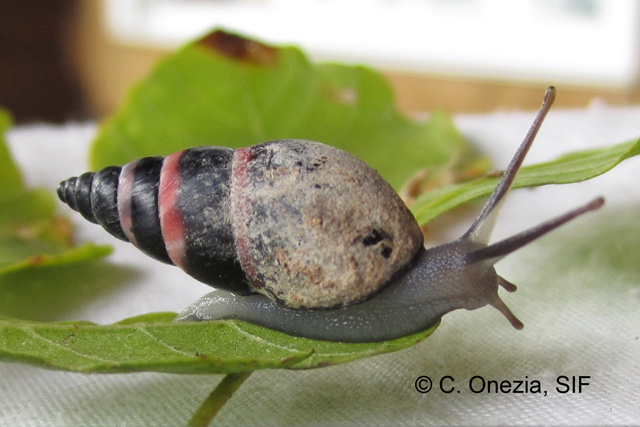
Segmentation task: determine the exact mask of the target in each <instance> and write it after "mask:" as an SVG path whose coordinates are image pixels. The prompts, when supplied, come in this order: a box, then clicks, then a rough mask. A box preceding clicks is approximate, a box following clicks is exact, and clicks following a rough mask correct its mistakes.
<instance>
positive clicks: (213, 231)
mask: <svg viewBox="0 0 640 427" xmlns="http://www.w3.org/2000/svg"><path fill="white" fill-rule="evenodd" d="M554 98H555V89H554V88H553V87H549V88H548V90H547V92H546V95H545V98H544V101H543V104H542V107H541V108H540V110H539V112H538V114H537V116H536V118H535V120H534V122H533V124H532V126H531V128H530V130H529V132H528V133H527V135H526V137H525V139H524V141H523V142H522V144H521V146H520V147H519V148H518V150H517V152H516V153H515V155H514V157H513V159H512V160H511V162H510V164H509V166H508V167H507V169H506V170H505V172H504V174H503V176H502V178H501V180H500V181H499V183H498V185H497V186H496V188H495V190H494V192H493V194H492V195H491V196H490V198H489V200H488V201H487V202H486V204H485V206H484V208H483V209H482V211H481V212H480V214H479V216H478V217H477V219H476V220H475V221H474V222H473V224H472V225H471V227H470V228H469V229H468V231H467V232H466V233H464V234H463V235H462V236H461V237H460V238H459V239H457V240H455V241H453V242H450V243H447V244H443V245H440V246H435V247H432V248H428V249H427V248H425V246H424V242H423V235H422V233H421V230H420V227H419V226H418V224H417V222H416V220H415V219H414V217H413V215H412V214H411V212H410V211H409V210H408V208H407V207H406V206H405V204H404V203H403V202H402V200H401V199H400V198H399V196H398V195H397V194H396V193H395V191H394V190H393V189H392V187H391V186H390V185H389V184H388V183H387V182H386V181H385V180H384V179H383V178H382V177H381V176H380V175H378V173H377V172H376V171H374V170H373V169H372V168H371V167H369V166H368V165H367V164H366V163H364V162H363V161H361V160H359V159H358V158H356V157H355V156H352V155H350V154H348V153H346V152H344V151H341V150H339V149H337V148H334V147H330V146H328V145H324V144H321V143H318V142H312V141H305V140H286V139H285V140H276V141H270V142H265V143H262V144H258V145H254V146H251V147H247V148H240V149H236V150H232V149H230V148H224V147H213V146H211V147H197V148H190V149H186V150H183V151H180V152H178V153H175V154H171V155H169V156H167V157H145V158H142V159H140V160H137V161H133V162H131V163H128V164H126V165H124V166H123V167H108V168H105V169H103V170H101V171H98V172H95V173H93V172H87V173H85V174H82V175H80V176H79V177H73V178H69V179H67V180H65V181H62V182H61V183H60V185H59V187H58V195H59V197H60V199H61V200H62V201H63V202H65V203H67V204H68V205H69V206H70V207H71V208H73V209H74V210H77V211H79V212H80V213H81V214H82V215H83V216H84V217H85V218H86V219H88V220H89V221H92V222H94V223H97V224H100V225H101V226H102V227H103V228H104V229H105V230H106V231H108V232H109V233H111V234H112V235H113V236H115V237H117V238H119V239H122V240H125V241H129V242H131V243H133V244H134V245H135V246H137V247H138V248H139V249H141V250H142V251H143V252H145V253H147V254H148V255H150V256H152V257H154V258H156V259H158V260H160V261H163V262H165V263H169V264H174V265H176V266H178V267H180V268H181V269H182V270H184V271H185V272H186V273H187V274H189V275H191V276H192V277H194V278H196V279H197V280H199V281H201V282H204V283H206V284H208V285H211V286H213V287H215V288H216V290H215V291H213V292H211V293H209V294H207V295H205V296H204V297H202V298H201V299H199V300H198V301H196V302H195V303H194V304H192V305H191V306H189V307H188V308H187V309H185V310H184V311H183V312H182V313H181V314H180V315H179V316H178V318H177V320H178V321H206V320H217V319H241V320H245V321H248V322H251V323H255V324H258V325H262V326H266V327H269V328H272V329H276V330H280V331H283V332H285V333H288V334H290V335H295V336H302V337H308V338H314V339H320V340H328V341H344V342H374V341H384V340H390V339H394V338H398V337H402V336H406V335H409V334H412V333H417V332H420V331H422V330H426V329H427V328H429V327H431V326H434V325H435V324H437V323H438V322H439V321H440V319H441V317H442V316H443V315H444V314H446V313H448V312H450V311H453V310H456V309H461V308H464V309H467V310H474V309H477V308H480V307H483V306H485V305H491V306H493V307H495V308H496V309H498V310H499V311H500V312H501V313H502V314H503V315H504V316H505V317H506V318H507V319H508V320H509V322H510V323H511V324H512V325H513V326H514V327H515V328H516V329H521V328H522V327H523V324H522V323H521V322H520V320H518V319H517V318H516V317H515V316H514V314H513V313H512V312H511V311H510V310H509V308H508V307H507V306H506V305H505V304H504V302H503V301H502V300H501V299H500V297H499V295H498V289H499V287H503V288H504V289H505V290H507V291H509V292H513V291H515V290H516V286H515V285H513V284H512V283H510V282H508V281H507V280H505V279H504V278H502V277H500V276H499V275H498V274H497V273H496V270H495V268H494V264H495V263H496V262H497V261H499V260H500V259H502V258H503V257H504V256H506V255H507V254H509V253H511V252H513V251H515V250H517V249H519V248H521V247H522V246H524V245H526V244H528V243H529V242H531V241H533V240H535V239H537V238H538V237H540V236H542V235H544V234H546V233H548V232H549V231H551V230H553V229H555V228H556V227H558V226H560V225H562V224H564V223H566V222H568V221H570V220H572V219H574V218H576V217H578V216H580V215H582V214H583V213H586V212H588V211H592V210H595V209H598V208H600V207H601V206H602V205H603V203H604V200H603V199H602V198H596V199H594V200H592V201H591V202H589V203H587V204H585V205H583V206H580V207H578V208H575V209H573V210H571V211H569V212H567V213H565V214H563V215H560V216H558V217H556V218H554V219H551V220H549V221H547V222H544V223H542V224H540V225H538V226H535V227H533V228H530V229H528V230H526V231H523V232H521V233H519V234H516V235H514V236H512V237H509V238H506V239H504V240H502V241H499V242H497V243H493V244H491V245H489V244H488V240H489V237H490V234H491V232H492V229H493V227H494V224H495V220H496V215H497V213H498V210H499V207H500V206H501V204H502V201H503V200H504V196H505V195H506V193H507V192H508V190H509V189H510V187H511V186H512V184H513V181H514V178H515V176H516V173H517V172H518V169H519V168H520V166H521V164H522V162H523V160H524V158H525V156H526V154H527V151H528V150H529V148H530V146H531V145H532V143H533V140H534V138H535V136H536V134H537V132H538V129H539V128H540V126H541V124H542V121H543V120H544V118H545V116H546V114H547V113H548V111H549V109H550V107H551V105H552V103H553V100H554Z"/></svg>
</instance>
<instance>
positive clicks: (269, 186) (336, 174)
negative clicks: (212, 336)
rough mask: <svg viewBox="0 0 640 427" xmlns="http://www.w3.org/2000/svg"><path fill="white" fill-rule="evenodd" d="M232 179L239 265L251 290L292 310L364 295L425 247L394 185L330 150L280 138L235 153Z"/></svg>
mask: <svg viewBox="0 0 640 427" xmlns="http://www.w3.org/2000/svg"><path fill="white" fill-rule="evenodd" d="M232 175H233V181H234V182H233V184H232V186H231V188H232V190H231V191H232V197H231V201H232V202H231V203H232V211H233V212H234V220H233V221H234V229H235V235H236V247H237V249H238V255H239V258H240V261H241V264H242V266H243V269H244V271H245V273H246V274H247V277H248V279H249V281H250V282H251V285H252V289H253V290H255V291H257V292H260V293H263V294H265V295H267V296H270V297H271V298H275V299H276V300H279V301H281V302H282V303H284V304H285V305H287V306H289V307H294V308H297V307H306V308H329V307H339V306H345V305H349V304H353V303H356V302H359V301H362V300H365V299H367V298H369V297H371V296H373V295H375V294H376V293H377V292H378V291H379V290H381V289H382V288H383V287H384V285H386V284H387V283H388V282H389V281H390V280H391V278H392V277H393V276H394V275H395V274H396V273H398V272H399V271H400V270H402V269H404V268H405V267H407V266H408V265H409V263H410V262H411V260H412V259H413V258H414V256H415V255H416V254H417V253H418V252H419V250H420V248H421V247H422V245H423V236H422V232H421V230H420V228H419V226H418V224H417V222H416V221H415V219H414V217H413V215H412V214H411V212H410V211H409V210H408V209H407V207H406V206H405V204H404V203H403V202H402V200H401V199H400V198H399V197H398V195H397V194H396V192H395V191H394V190H393V188H392V187H391V186H390V185H389V184H388V183H387V182H386V181H385V180H384V179H383V178H382V177H381V176H380V175H379V174H378V173H377V172H376V171H375V170H373V169H372V168H371V167H370V166H368V165H367V164H366V163H364V162H363V161H361V160H360V159H358V158H356V157H354V156H352V155H350V154H348V153H346V152H344V151H342V150H338V149H336V148H334V147H330V146H327V145H324V144H321V143H316V142H310V141H301V140H279V141H272V142H267V143H264V144H259V145H255V146H252V147H248V148H244V149H240V150H236V155H235V157H234V162H233V174H232Z"/></svg>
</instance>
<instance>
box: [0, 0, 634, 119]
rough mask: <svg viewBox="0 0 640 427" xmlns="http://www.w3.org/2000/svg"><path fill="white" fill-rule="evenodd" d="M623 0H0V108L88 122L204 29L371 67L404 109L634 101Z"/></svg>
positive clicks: (628, 11)
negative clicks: (551, 99) (544, 98)
mask: <svg viewBox="0 0 640 427" xmlns="http://www.w3.org/2000/svg"><path fill="white" fill-rule="evenodd" d="M639 10H640V2H636V1H635V0H609V1H606V0H516V1H502V0H84V1H83V0H21V1H15V0H0V107H4V108H7V109H9V110H11V111H12V112H13V114H14V116H15V117H16V119H17V120H18V122H20V123H25V122H33V121H47V122H64V121H69V120H87V119H100V118H103V117H105V116H106V115H109V114H111V113H112V112H113V111H114V110H115V109H116V108H117V107H118V106H119V105H120V103H121V102H122V100H123V97H124V95H125V94H126V92H127V90H128V89H129V88H130V86H131V85H132V84H134V83H135V82H136V81H138V80H139V79H141V78H142V77H143V76H144V75H145V74H146V73H148V71H149V70H150V68H151V67H152V66H153V64H154V63H155V62H156V61H157V60H158V59H159V58H161V57H162V56H163V55H166V54H167V53H168V52H171V51H172V50H174V49H175V48H176V47H177V46H179V45H180V44H182V43H184V42H186V41H188V40H190V39H193V38H195V37H197V36H199V35H201V34H203V33H204V32H206V31H208V30H209V29H211V28H213V27H224V28H226V29H228V30H232V31H238V32H241V33H244V34H246V35H250V36H255V37H259V38H261V39H263V40H264V41H266V42H271V43H287V44H297V45H299V46H301V47H302V48H303V49H305V50H306V51H307V53H308V54H309V55H310V56H311V57H312V58H313V59H314V60H319V61H332V60H338V61H344V62H350V63H366V64H370V65H373V66H375V67H377V68H378V69H380V70H382V71H383V72H384V73H385V74H386V75H387V76H388V78H389V80H390V82H391V84H392V85H393V87H394V89H395V92H396V95H397V100H398V104H399V106H400V109H401V110H403V111H404V112H407V113H415V112H422V111H430V110H432V109H433V108H444V109H445V110H447V111H449V112H452V113H478V112H487V111H492V110H495V109H496V108H525V109H534V108H537V107H538V106H539V103H540V97H541V94H542V93H543V90H544V88H545V87H546V86H548V85H549V84H555V85H557V86H559V87H561V90H562V92H561V94H562V96H561V97H560V98H559V99H558V105H559V106H560V107H584V106H586V105H588V104H589V103H590V102H591V101H592V100H593V99H594V98H599V99H602V100H604V101H605V102H608V103H611V104H619V105H624V104H633V103H636V104H637V103H640V90H639V85H638V77H639V76H640V71H639V65H640V55H639V46H640V43H639V41H640V40H639V35H638V24H639V23H640V12H639Z"/></svg>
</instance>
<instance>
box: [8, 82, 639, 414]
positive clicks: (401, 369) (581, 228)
mask: <svg viewBox="0 0 640 427" xmlns="http://www.w3.org/2000/svg"><path fill="white" fill-rule="evenodd" d="M559 96H561V92H560V95H559ZM533 116H534V113H533V112H519V111H498V112H495V113H493V114H486V115H465V116H457V117H456V122H457V124H458V126H459V127H460V129H461V130H462V132H463V133H464V134H465V135H466V136H468V137H469V138H471V140H473V141H474V142H475V143H476V144H478V146H479V147H481V149H483V150H485V152H486V153H487V154H488V155H490V156H492V158H494V159H495V166H496V168H502V167H504V166H505V165H506V164H507V162H508V160H509V158H510V157H511V156H512V154H513V153H514V151H515V149H516V147H517V145H518V144H519V143H520V141H521V140H522V138H523V136H524V134H525V133H526V131H527V129H528V127H529V125H530V123H531V121H532V120H533ZM94 133H95V126H94V125H87V124H68V125H65V126H62V127H54V126H48V125H32V126H25V127H18V128H16V129H14V130H12V131H10V133H9V141H10V146H11V149H12V151H13V153H14V157H15V159H16V160H17V161H18V163H19V164H20V166H21V167H22V168H23V171H24V175H25V177H26V180H27V181H28V183H29V184H30V185H34V186H44V187H47V188H50V189H51V190H52V191H53V190H54V189H55V187H56V186H57V183H58V182H59V181H60V180H62V179H66V178H68V177H69V176H75V175H77V174H80V173H82V172H84V171H86V170H87V169H88V165H87V160H86V159H87V153H88V146H89V142H90V140H91V138H92V136H93V135H94ZM639 136H640V107H633V108H620V107H611V106H607V105H604V104H601V103H598V102H594V103H593V104H592V105H591V106H590V107H589V108H586V109H580V110H552V112H551V113H550V115H549V117H548V118H547V119H546V122H545V124H544V125H543V128H542V130H541V131H540V134H539V136H538V139H537V141H536V143H535V144H534V146H533V148H532V150H531V152H530V154H529V156H528V158H527V160H526V163H527V164H530V163H534V162H539V161H544V160H550V159H553V158H555V157H556V156H557V155H560V154H562V153H566V152H569V151H572V150H576V149H585V148H590V147H599V146H603V145H611V144H615V143H619V142H624V141H628V140H631V139H633V138H636V137H639ZM639 183H640V158H634V159H631V160H627V161H626V162H624V163H623V164H621V165H620V166H618V167H617V168H616V169H614V170H613V171H610V172H609V173H607V174H606V175H604V176H602V177H599V178H596V179H594V180H591V181H588V182H585V183H580V184H572V185H566V186H547V187H542V188H538V189H534V190H517V191H514V192H513V194H511V195H510V197H509V198H508V200H507V203H506V204H505V207H504V209H503V211H502V213H501V215H500V218H499V219H498V225H497V227H496V231H495V234H494V238H493V240H496V239H499V238H501V237H505V236H507V235H510V234H513V233H515V232H517V231H520V230H522V229H524V228H527V227H529V226H532V225H534V224H537V223H539V222H541V221H543V220H545V219H548V218H550V217H552V216H554V215H556V214H558V213H560V212H563V211H565V210H567V209H569V208H571V207H574V206H576V205H578V204H581V203H583V202H585V201H587V200H590V199H591V198H593V197H594V196H596V195H604V196H605V197H606V199H607V203H606V205H605V207H604V208H602V209H601V210H600V211H598V212H595V213H591V214H589V215H587V216H585V217H583V218H581V219H579V220H577V221H575V222H574V223H571V224H569V225H567V226H564V227H563V228H561V229H560V230H558V231H556V232H554V233H553V234H551V235H549V236H547V237H544V238H543V239H541V240H539V241H537V242H535V243H534V244H531V245H530V246H527V247H526V248H523V249H521V250H519V251H518V252H516V253H515V254H513V255H511V256H509V257H507V258H506V259H505V260H503V261H501V262H500V263H499V264H498V266H497V270H498V272H499V274H501V275H502V276H504V277H505V278H507V279H508V280H510V281H512V282H513V283H516V284H517V285H519V290H518V292H516V293H515V294H507V295H505V294H504V293H502V295H503V298H504V300H505V301H506V303H507V304H508V305H509V306H510V308H511V309H512V310H513V311H514V313H515V314H516V315H517V316H518V317H519V318H520V319H521V320H522V321H523V322H524V323H525V328H524V330H522V331H516V330H514V329H512V328H511V326H510V325H509V324H508V322H507V321H506V320H505V319H504V318H503V317H502V315H500V314H499V313H498V312H497V311H496V310H494V309H492V308H483V309H480V310H476V311H472V312H468V311H457V312H454V313H450V314H448V315H447V316H445V317H444V318H443V322H442V324H441V326H440V327H439V328H438V329H437V330H436V332H435V333H434V334H433V335H432V336H431V337H429V338H428V339H426V340H425V341H424V342H422V343H420V344H418V345H416V346H414V347H412V348H410V349H407V350H404V351H400V352H397V353H393V354H387V355H382V356H377V357H372V358H368V359H364V360H359V361H356V362H353V363H348V364H344V365H339V366H333V367H328V368H323V369H315V370H310V371H286V370H271V371H269V370H265V371H259V372H255V373H254V374H253V375H252V376H251V377H250V378H249V380H248V381H247V382H246V383H245V384H244V385H243V386H242V387H241V389H240V390H239V391H238V392H237V393H236V395H234V397H233V398H232V399H231V400H230V401H229V402H228V403H227V405H226V406H225V407H224V408H223V410H222V411H221V413H220V414H219V416H218V418H217V419H216V422H215V425H298V426H301V425H345V424H351V425H443V424H453V425H463V424H467V425H468V424H472V425H497V424H565V425H567V424H569V425H580V424H581V425H585V424H589V425H593V424H627V425H629V424H640V363H639V362H640V310H639V303H640V191H639V188H640V187H639V186H640V184H639ZM60 211H61V212H63V213H64V214H65V215H67V216H68V217H70V218H72V219H73V221H74V223H75V224H76V225H77V239H78V241H81V242H84V241H94V242H100V243H109V244H112V245H113V246H114V247H115V253H114V254H113V255H111V256H110V257H109V258H108V260H107V261H105V265H106V267H105V268H103V269H101V270H99V271H97V272H96V274H95V275H89V277H87V281H88V282H91V281H93V282H96V283H101V282H102V281H104V282H105V283H107V284H108V283H109V282H111V281H112V280H111V277H118V278H119V279H118V280H120V278H124V280H123V281H122V282H123V283H124V284H119V285H114V286H113V287H109V286H108V285H105V284H99V285H97V286H98V287H97V288H96V289H97V290H98V291H95V294H92V292H94V291H92V289H93V288H91V286H88V287H87V289H86V290H85V291H84V292H85V294H86V295H85V298H84V301H83V304H81V305H78V306H72V307H65V308H64V309H60V308H55V305H56V303H57V302H56V301H51V305H52V310H53V309H55V311H56V313H58V314H57V315H56V319H57V320H68V319H86V320H91V321H95V322H98V323H110V322H114V321H117V320H120V319H122V318H125V317H128V316H133V315H137V314H142V313H146V312H151V311H164V310H171V311H180V310H182V309H183V308H184V307H185V306H187V305H188V304H190V303H191V302H193V301H194V300H196V299H197V298H198V297H200V296H201V295H203V294H204V293H206V292H208V291H209V288H208V287H206V286H205V285H202V284H199V283H197V282H195V281H194V280H192V279H190V278H189V277H188V276H186V275H184V274H183V273H181V272H180V271H179V270H178V269H177V268H175V267H171V266H165V265H162V264H160V263H158V262H155V261H153V260H151V259H149V258H147V257H146V256H145V255H143V254H141V253H139V252H138V251H137V250H136V249H134V248H133V247H132V246H131V245H129V244H125V243H122V242H119V241H116V240H115V239H113V238H111V237H110V236H109V235H108V234H107V233H106V232H104V231H103V230H102V229H101V228H100V227H98V226H96V225H93V224H90V223H88V222H86V221H84V220H83V219H82V218H81V217H80V215H79V214H75V213H72V212H71V211H70V210H69V209H68V208H66V207H64V206H62V205H61V206H60ZM449 220H451V218H449ZM455 220H456V221H458V222H457V223H456V225H455V226H454V227H452V228H453V230H455V231H448V232H447V233H444V235H443V234H442V233H441V232H440V231H439V230H440V229H441V228H442V227H443V226H444V224H443V222H444V221H442V220H440V221H436V223H435V224H434V225H433V226H432V227H431V230H432V231H434V234H435V235H436V236H437V238H438V239H440V238H445V235H446V236H449V237H453V236H454V235H455V234H456V233H459V232H461V230H463V229H465V228H466V227H467V226H468V225H469V224H470V221H471V220H472V216H471V214H462V215H456V216H455ZM0 291H1V290H0ZM0 297H1V295H0ZM421 375H427V376H429V377H430V378H431V379H432V380H433V381H434V382H435V383H436V385H437V382H438V381H439V380H440V378H442V377H444V376H447V375H448V376H451V377H453V378H454V379H455V380H454V381H451V382H447V383H445V385H453V386H455V387H456V389H457V390H460V393H451V394H446V393H443V392H440V391H437V390H435V389H434V390H432V391H431V392H429V393H427V394H420V393H418V392H417V391H416V390H415V388H414V382H415V380H416V378H417V377H419V376H421ZM561 375H565V376H568V377H571V376H589V377H590V378H589V380H588V382H589V385H588V386H586V387H585V388H584V389H583V390H582V392H581V393H566V394H560V393H558V392H556V390H555V387H556V385H557V384H556V378H557V377H558V376H561ZM474 376H481V377H483V378H485V379H487V380H489V379H492V380H528V381H529V383H530V385H531V384H532V382H533V381H534V380H537V381H540V383H541V385H542V388H543V389H544V390H547V392H548V394H547V395H546V396H543V395H541V394H532V393H528V394H514V393H508V394H502V393H501V394H499V393H486V392H483V393H473V392H471V391H470V390H469V389H468V387H467V383H468V381H469V379H470V378H472V377H474ZM221 378H222V376H220V375H211V376H209V375H194V376H188V375H171V374H158V373H136V374H114V375H107V374H94V375H84V374H76V373H68V372H57V371H49V370H44V369H40V368H35V367H31V366H25V365H20V364H10V363H0V425H2V426H152V425H153V426H176V425H184V424H185V423H186V420H187V419H188V418H189V417H190V415H191V414H192V413H193V411H194V410H195V409H196V408H197V406H198V405H199V404H200V403H201V402H202V400H203V399H204V398H205V396H206V395H207V394H208V393H209V392H210V391H211V390H212V389H213V388H214V386H215V385H216V383H217V382H218V381H219V380H220V379H221ZM476 381H479V380H476ZM476 384H478V383H476Z"/></svg>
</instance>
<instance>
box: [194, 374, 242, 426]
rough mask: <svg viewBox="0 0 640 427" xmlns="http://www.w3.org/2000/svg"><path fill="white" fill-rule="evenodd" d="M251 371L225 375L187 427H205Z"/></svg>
mask: <svg viewBox="0 0 640 427" xmlns="http://www.w3.org/2000/svg"><path fill="white" fill-rule="evenodd" d="M252 372H253V371H248V372H240V373H237V374H227V375H226V376H225V377H224V378H223V379H222V381H220V383H219V384H218V385H217V386H216V388H215V389H214V390H213V391H212V392H211V394H209V396H207V398H206V399H205V401H204V402H202V404H201V405H200V407H199V408H198V409H197V410H196V412H195V413H194V414H193V416H192V417H191V419H190V420H189V424H188V427H207V426H208V425H209V424H210V423H211V421H212V420H213V418H214V417H215V416H216V414H217V413H218V411H219V410H220V409H222V407H223V406H224V404H225V403H227V401H228V400H229V399H231V396H233V394H234V393H235V392H236V391H237V390H238V389H239V388H240V386H241V385H242V383H244V382H245V381H246V380H247V378H249V376H250V375H251V373H252Z"/></svg>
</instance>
